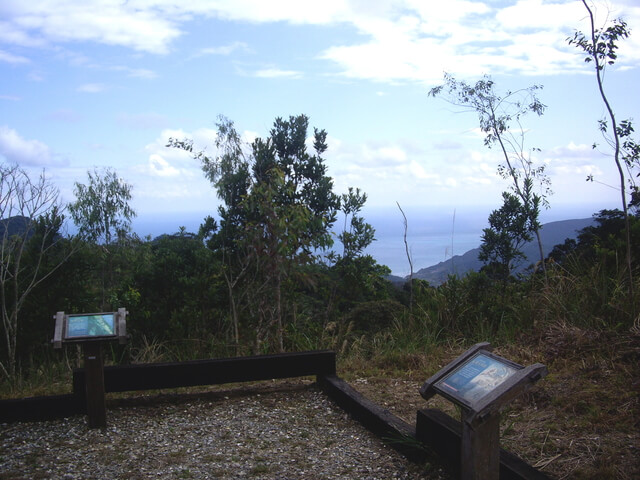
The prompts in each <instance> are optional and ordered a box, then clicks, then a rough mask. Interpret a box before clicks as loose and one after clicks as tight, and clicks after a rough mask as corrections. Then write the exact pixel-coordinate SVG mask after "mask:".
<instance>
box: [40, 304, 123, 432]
mask: <svg viewBox="0 0 640 480" xmlns="http://www.w3.org/2000/svg"><path fill="white" fill-rule="evenodd" d="M126 317H127V310H126V309H125V308H119V309H118V311H117V312H107V313H82V314H73V315H65V313H64V312H58V313H57V314H56V316H55V317H54V318H55V319H56V325H55V330H54V334H53V340H52V343H53V347H54V348H62V345H63V344H67V343H79V344H80V345H82V350H83V352H84V370H85V398H86V402H87V414H88V416H89V428H105V427H106V426H107V408H106V399H105V390H104V362H103V358H102V343H103V342H106V341H110V340H118V342H119V343H120V344H124V343H126V341H127V323H126Z"/></svg>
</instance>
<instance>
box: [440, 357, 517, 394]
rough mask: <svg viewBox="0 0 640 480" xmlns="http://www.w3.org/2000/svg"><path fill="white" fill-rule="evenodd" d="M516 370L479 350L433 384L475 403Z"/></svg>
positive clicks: (443, 390)
mask: <svg viewBox="0 0 640 480" xmlns="http://www.w3.org/2000/svg"><path fill="white" fill-rule="evenodd" d="M518 370H519V369H518V368H515V367H514V366H511V365H508V364H507V363H504V362H501V361H500V360H499V359H498V358H496V357H495V356H489V355H488V354H486V353H482V352H479V353H476V354H475V355H474V356H473V357H471V358H470V359H469V360H467V361H466V362H464V363H463V364H462V365H460V366H459V367H458V368H456V369H455V370H454V371H453V372H451V373H450V374H449V375H447V376H446V377H444V378H443V379H442V380H440V381H438V382H437V383H436V384H435V386H436V387H438V388H439V389H440V390H441V391H442V392H446V393H449V394H450V395H454V396H456V397H458V398H462V399H463V400H466V401H467V402H469V403H475V402H477V401H478V400H480V399H481V398H482V397H484V396H485V395H486V394H488V393H489V392H491V391H492V390H493V389H495V388H496V387H497V386H498V385H500V384H502V383H504V381H505V380H506V379H507V378H509V377H510V376H511V375H513V374H514V373H516V372H517V371H518Z"/></svg>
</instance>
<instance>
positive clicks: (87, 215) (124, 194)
mask: <svg viewBox="0 0 640 480" xmlns="http://www.w3.org/2000/svg"><path fill="white" fill-rule="evenodd" d="M87 176H88V184H86V185H85V184H82V183H79V182H76V183H75V188H74V193H75V195H76V201H75V202H73V203H71V204H70V205H69V212H70V213H71V218H73V221H74V223H75V224H76V226H77V227H78V234H79V236H80V237H82V238H84V239H86V240H87V241H88V242H89V244H90V245H93V246H96V245H100V246H101V247H104V248H99V249H98V250H97V252H96V259H99V261H100V262H101V264H102V265H101V279H100V281H99V283H100V284H101V291H100V296H101V299H100V303H101V307H100V308H101V309H102V310H108V309H110V308H117V307H118V305H113V304H112V303H113V302H112V301H111V300H115V298H110V297H112V295H111V294H112V293H113V289H114V287H115V278H114V264H113V262H114V258H113V253H114V250H115V249H116V247H117V246H116V245H114V239H117V240H124V238H125V237H126V235H127V233H128V232H130V230H131V220H132V219H133V218H134V217H135V216H136V212H135V211H134V210H133V208H131V206H130V205H129V202H130V201H131V190H132V187H131V185H129V184H128V183H127V182H125V181H124V180H123V179H122V178H120V177H119V176H118V174H117V173H116V171H115V170H114V169H112V168H104V169H102V170H98V169H97V168H94V170H93V172H91V171H88V172H87Z"/></svg>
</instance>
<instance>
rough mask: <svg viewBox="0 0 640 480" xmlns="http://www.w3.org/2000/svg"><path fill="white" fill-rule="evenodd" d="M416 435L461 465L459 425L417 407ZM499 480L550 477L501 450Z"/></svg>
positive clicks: (442, 414)
mask: <svg viewBox="0 0 640 480" xmlns="http://www.w3.org/2000/svg"><path fill="white" fill-rule="evenodd" d="M416 437H417V439H418V440H419V441H421V442H423V443H424V444H425V445H426V446H427V447H428V448H430V449H431V450H432V451H433V452H435V453H437V454H438V455H439V456H440V457H441V458H442V459H443V460H444V461H445V462H447V463H448V464H449V465H451V466H452V467H453V468H454V469H458V468H459V466H460V454H461V441H462V440H461V438H462V424H461V423H460V422H459V421H457V420H455V419H454V418H451V417H450V416H449V415H447V414H446V413H444V412H441V411H440V410H435V409H425V410H419V411H418V416H417V421H416ZM500 480H550V478H549V477H548V476H547V475H545V474H544V473H543V472H541V471H540V470H537V469H536V468H534V467H532V466H531V465H529V464H528V463H527V462H525V461H524V460H522V459H521V458H519V457H517V456H516V455H514V454H513V453H510V452H508V451H506V450H503V449H500Z"/></svg>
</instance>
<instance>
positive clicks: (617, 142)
mask: <svg viewBox="0 0 640 480" xmlns="http://www.w3.org/2000/svg"><path fill="white" fill-rule="evenodd" d="M582 4H583V5H584V8H585V9H586V10H587V13H588V16H589V27H590V31H589V32H588V33H587V34H584V33H582V32H581V31H576V32H575V33H574V35H573V37H569V38H568V39H567V40H568V42H569V44H570V45H575V46H576V47H578V48H579V49H580V50H582V51H583V52H584V53H585V54H586V57H585V59H584V61H585V62H587V63H590V62H593V66H594V70H595V73H596V83H597V85H598V92H599V94H600V98H601V99H602V103H603V104H604V106H605V109H606V112H607V114H606V115H607V116H606V118H603V119H601V120H599V121H598V126H599V128H600V132H601V133H602V135H603V136H604V138H605V141H606V142H607V144H608V145H609V146H610V147H611V148H612V150H613V161H614V163H615V165H616V169H617V170H618V175H619V178H620V200H621V203H622V211H623V213H624V217H625V230H626V233H625V235H626V243H627V251H626V257H627V262H626V263H627V270H628V278H629V296H630V297H631V300H632V301H633V269H632V255H631V224H630V220H629V201H628V199H627V196H628V194H629V192H631V195H632V200H633V202H632V203H634V204H637V203H638V200H639V198H638V187H637V186H636V183H635V178H634V175H633V174H632V173H631V170H633V169H637V167H638V166H639V165H638V164H639V161H640V145H639V144H638V143H637V142H636V141H634V140H633V139H632V138H631V134H632V133H633V131H634V129H633V123H632V121H631V119H626V120H618V119H617V118H616V114H615V111H614V109H613V107H612V105H611V102H610V101H609V98H608V96H607V93H606V92H605V89H604V73H605V69H606V67H607V66H611V65H614V64H615V62H616V60H617V58H618V54H617V50H618V43H619V42H620V41H621V40H624V39H626V38H628V37H629V34H630V31H629V29H628V27H627V24H626V22H624V21H623V20H621V19H614V20H613V22H611V24H610V25H609V26H607V27H606V28H596V24H595V18H594V14H593V8H592V7H590V6H589V3H587V1H586V0H582ZM596 147H597V145H596V144H594V145H593V148H596ZM587 180H591V181H593V177H592V176H590V177H588V178H587ZM627 183H628V184H629V190H628V189H627Z"/></svg>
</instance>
